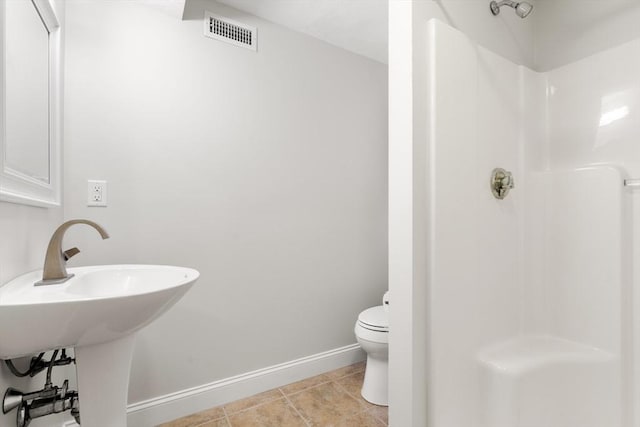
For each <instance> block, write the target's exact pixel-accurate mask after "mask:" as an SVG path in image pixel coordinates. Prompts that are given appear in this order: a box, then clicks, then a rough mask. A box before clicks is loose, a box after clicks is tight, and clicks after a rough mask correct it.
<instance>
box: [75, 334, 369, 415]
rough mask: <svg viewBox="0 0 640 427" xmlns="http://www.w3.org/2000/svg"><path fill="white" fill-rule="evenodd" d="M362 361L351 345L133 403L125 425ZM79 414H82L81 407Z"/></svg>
mask: <svg viewBox="0 0 640 427" xmlns="http://www.w3.org/2000/svg"><path fill="white" fill-rule="evenodd" d="M365 358H366V354H365V353H364V351H362V350H361V349H360V346H359V345H358V344H352V345H348V346H346V347H341V348H337V349H334V350H330V351H326V352H324V353H318V354H315V355H312V356H308V357H303V358H301V359H297V360H292V361H290V362H286V363H281V364H279V365H275V366H270V367H267V368H263V369H258V370H257V371H253V372H247V373H245V374H241V375H237V376H234V377H231V378H226V379H223V380H219V381H214V382H212V383H209V384H204V385H201V386H198V387H193V388H190V389H187V390H182V391H179V392H176V393H171V394H167V395H165V396H160V397H156V398H153V399H149V400H145V401H142V402H137V403H133V404H130V405H129V406H128V408H127V424H128V427H151V426H157V425H158V424H162V423H164V422H167V421H171V420H174V419H176V418H180V417H184V416H186V415H189V414H193V413H196V412H200V411H203V410H205V409H209V408H213V407H215V406H219V405H224V404H226V403H229V402H233V401H234V400H238V399H242V398H245V397H249V396H252V395H254V394H257V393H261V392H263V391H267V390H271V389H273V388H276V387H281V386H283V385H286V384H290V383H293V382H296V381H300V380H302V379H305V378H308V377H312V376H314V375H319V374H321V373H323V372H327V371H331V370H334V369H338V368H341V367H344V366H348V365H351V364H353V363H356V362H359V361H362V360H364V359H365ZM80 411H81V414H82V408H81V409H80ZM77 426H78V425H77V424H75V423H73V422H68V423H65V424H64V425H63V426H62V427H77Z"/></svg>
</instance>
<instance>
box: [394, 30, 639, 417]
mask: <svg viewBox="0 0 640 427" xmlns="http://www.w3.org/2000/svg"><path fill="white" fill-rule="evenodd" d="M425 29H426V30H425V32H424V33H420V34H419V37H420V39H419V40H417V41H415V40H414V48H415V49H424V51H425V52H426V55H423V56H415V55H414V56H413V61H414V62H413V63H412V67H413V69H412V70H413V72H414V73H415V71H416V69H419V70H424V71H426V72H425V73H423V74H421V75H418V76H414V79H413V87H412V88H411V89H412V96H413V100H414V101H413V104H412V112H413V113H412V120H413V121H412V123H410V125H411V129H412V132H413V133H412V142H411V147H410V152H409V151H408V150H407V149H406V147H405V150H404V151H402V150H399V146H396V147H394V146H393V143H394V142H393V141H394V133H393V132H394V131H393V125H392V134H391V145H392V146H391V151H390V167H391V171H392V172H391V173H392V177H393V176H394V171H395V172H398V171H399V170H400V165H401V164H402V162H403V161H404V162H405V163H406V161H407V159H410V161H411V164H412V169H411V170H410V171H408V172H407V173H406V176H405V181H404V184H405V187H406V185H410V186H411V187H410V190H408V189H403V188H402V185H403V182H402V177H399V178H398V177H396V178H392V180H391V182H390V192H391V196H390V197H391V204H390V206H391V211H390V236H391V237H390V258H391V264H390V282H391V284H390V289H391V300H392V301H393V302H395V301H396V297H397V299H398V300H400V301H401V303H402V304H403V306H407V307H410V308H411V310H409V311H408V312H406V313H395V314H394V313H393V307H392V314H391V326H390V329H391V330H392V331H393V330H394V323H395V324H398V325H404V326H406V328H407V329H408V333H407V334H405V335H404V336H398V335H395V336H394V335H392V336H391V337H390V338H391V340H390V352H391V353H390V361H391V365H390V369H391V372H392V384H391V399H390V411H391V424H392V425H393V424H395V423H396V422H397V421H400V420H402V425H411V426H419V425H426V426H429V427H638V426H639V425H640V420H639V419H638V418H639V415H640V414H639V413H638V411H637V408H636V407H637V402H638V395H637V386H636V384H637V382H638V373H637V372H638V371H639V370H640V369H639V368H640V359H638V356H637V355H638V352H637V349H636V348H635V347H637V343H638V326H637V325H636V323H637V320H635V319H636V316H635V314H634V313H635V312H638V311H637V310H638V301H637V300H638V296H637V292H635V291H634V286H638V284H637V283H635V284H634V277H635V276H634V268H637V267H635V265H634V264H637V261H635V262H634V255H633V254H634V247H636V246H637V242H638V241H640V239H639V238H638V236H637V235H634V230H637V225H635V226H634V222H637V221H638V219H640V218H637V217H638V214H637V208H638V206H639V205H638V203H639V202H640V199H639V196H638V193H640V191H635V188H636V184H637V182H638V181H636V180H634V178H640V148H639V147H640V144H639V143H638V140H639V139H640V112H639V110H638V107H640V80H639V79H638V77H637V76H639V75H640V60H638V58H640V40H637V41H631V42H628V43H623V44H620V45H619V46H617V47H614V48H611V49H607V50H603V51H601V52H599V53H597V54H595V55H592V56H589V57H587V58H584V59H581V60H578V61H575V62H572V63H569V64H567V65H564V66H561V67H558V68H555V69H553V70H551V71H547V72H537V71H533V70H531V69H529V68H527V67H524V66H522V65H517V64H515V63H513V62H511V61H509V60H507V59H505V58H503V57H501V56H500V55H498V54H496V53H494V52H492V51H490V50H488V49H486V48H484V47H482V46H480V45H479V44H477V43H476V42H475V41H474V40H472V39H471V38H470V37H469V36H467V35H466V34H464V33H463V32H461V31H458V30H456V29H454V28H452V27H451V26H449V25H447V24H445V23H443V22H441V21H439V20H436V19H432V20H430V21H429V22H428V23H426V24H425ZM391 66H392V67H393V59H392V65H391ZM394 73H395V72H394V71H393V70H392V71H390V74H394ZM393 102H394V101H393V99H392V100H391V109H392V110H391V111H393V108H394V104H393ZM391 114H392V117H391V120H392V123H393V120H394V117H393V114H394V113H393V112H392V113H391ZM396 119H397V117H396ZM396 129H397V127H396ZM395 136H396V137H397V136H398V135H397V134H396V135H395ZM398 140H399V139H398ZM394 150H395V151H394ZM403 156H404V157H403ZM496 168H503V169H504V170H506V171H509V172H511V176H512V179H513V182H512V184H513V188H512V189H510V191H509V192H508V193H507V194H506V195H505V197H504V198H500V197H496V196H497V194H493V193H492V188H491V182H492V181H491V178H492V171H494V170H495V169H496ZM505 179H506V178H505ZM403 200H404V201H405V205H404V207H402V208H398V207H396V208H394V204H395V203H398V202H401V201H403ZM634 205H635V209H634ZM402 209H404V211H403V210H402ZM406 212H409V213H408V214H407V213H406ZM402 215H405V216H406V217H405V218H404V219H403V220H402V221H400V219H401V218H402ZM408 221H410V223H411V229H408V228H407V227H406V226H405V225H403V224H406V223H407V222H408ZM403 227H404V228H403ZM403 232H404V233H405V234H404V235H402V233H403ZM636 234H637V232H636ZM407 242H409V243H408V244H407ZM403 245H404V246H403ZM409 245H410V246H409ZM403 248H409V249H406V250H405V252H404V253H403V250H404V249H403ZM401 256H402V257H404V259H408V260H409V261H405V260H402V259H401V258H400V257H401ZM403 269H404V271H405V272H406V271H410V277H409V275H405V276H403V275H402V271H403ZM635 282H637V280H636V281H635ZM400 327H401V326H399V328H400ZM394 346H397V347H395V350H394ZM403 346H404V347H403ZM398 347H400V348H401V350H399V349H398ZM402 352H404V353H402ZM404 354H407V355H408V356H406V357H405V356H404ZM403 357H405V358H404V359H403ZM394 361H395V362H394ZM405 373H406V375H407V376H406V377H405V380H406V381H405V382H404V383H401V381H400V380H398V379H396V380H395V381H396V382H395V383H394V379H393V377H394V376H396V375H394V374H397V376H399V377H402V375H404V374H405ZM409 373H411V374H409ZM409 375H411V377H409ZM407 384H409V387H411V389H412V393H411V395H412V399H409V400H410V402H408V403H407V402H405V401H403V400H402V399H400V398H399V396H400V393H399V391H400V390H402V387H407ZM407 388H408V387H407ZM394 404H395V405H396V406H398V407H400V408H402V409H399V408H394ZM401 411H404V412H405V413H410V414H412V415H410V416H408V415H407V416H405V415H404V414H401ZM403 417H404V418H403ZM397 425H401V424H397Z"/></svg>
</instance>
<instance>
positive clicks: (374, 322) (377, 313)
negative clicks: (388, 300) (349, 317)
mask: <svg viewBox="0 0 640 427" xmlns="http://www.w3.org/2000/svg"><path fill="white" fill-rule="evenodd" d="M358 325H360V326H361V327H363V328H364V329H368V330H370V331H374V332H383V333H384V332H386V333H388V332H389V313H388V312H387V311H386V310H385V309H384V306H381V305H379V306H377V307H371V308H368V309H366V310H364V311H363V312H362V313H360V315H359V316H358Z"/></svg>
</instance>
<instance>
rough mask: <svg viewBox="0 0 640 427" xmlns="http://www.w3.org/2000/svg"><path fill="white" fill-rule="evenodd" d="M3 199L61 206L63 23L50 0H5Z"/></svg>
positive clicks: (1, 10) (0, 120)
mask: <svg viewBox="0 0 640 427" xmlns="http://www.w3.org/2000/svg"><path fill="white" fill-rule="evenodd" d="M0 18H1V22H2V34H1V35H0V37H1V38H2V43H1V44H0V46H1V49H2V55H0V56H1V61H2V62H1V63H2V68H1V71H2V85H3V91H2V93H3V100H2V104H1V105H2V107H1V113H2V114H1V115H0V116H1V117H0V124H1V125H2V126H1V130H2V132H1V133H0V137H1V139H0V148H1V150H0V200H3V201H9V202H14V203H24V204H29V205H35V206H57V205H59V193H60V189H59V152H58V147H59V139H60V136H59V132H60V96H59V90H60V24H59V21H58V19H57V16H56V13H55V9H54V8H53V5H52V4H51V3H50V0H4V1H2V2H0Z"/></svg>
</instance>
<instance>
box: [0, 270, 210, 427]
mask: <svg viewBox="0 0 640 427" xmlns="http://www.w3.org/2000/svg"><path fill="white" fill-rule="evenodd" d="M69 273H73V274H75V276H74V277H73V278H71V279H70V280H68V281H67V282H65V283H62V284H58V285H49V286H34V283H35V282H37V281H38V280H40V279H41V278H42V271H35V272H32V273H28V274H25V275H23V276H20V277H18V278H16V279H14V280H12V281H11V282H9V283H7V284H6V285H4V286H2V287H0V358H1V359H14V358H17V357H22V356H30V355H33V354H36V353H40V352H42V351H46V350H51V349H55V348H69V347H74V348H75V356H76V369H77V375H78V393H79V400H80V417H81V420H82V425H83V427H84V426H86V427H123V426H126V425H127V421H126V407H127V389H128V384H129V369H130V365H131V356H132V352H133V344H134V339H135V332H136V331H138V330H139V329H140V328H142V327H144V326H146V325H148V324H149V323H151V322H152V321H153V320H155V319H156V318H157V317H158V316H160V315H161V314H162V313H164V312H165V311H167V310H168V309H169V308H170V307H171V306H173V304H175V303H176V302H177V301H178V300H179V299H180V298H181V297H182V296H183V295H184V294H185V293H186V292H187V291H188V290H189V288H190V287H191V286H192V285H193V284H194V282H195V281H196V280H197V279H198V277H199V273H198V272H197V271H196V270H193V269H190V268H182V267H172V266H156V265H105V266H93V267H80V268H71V269H69Z"/></svg>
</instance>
